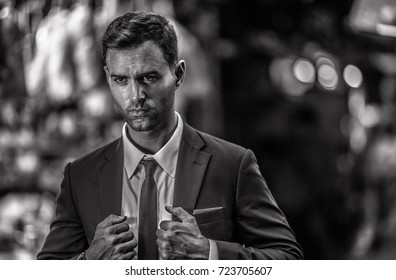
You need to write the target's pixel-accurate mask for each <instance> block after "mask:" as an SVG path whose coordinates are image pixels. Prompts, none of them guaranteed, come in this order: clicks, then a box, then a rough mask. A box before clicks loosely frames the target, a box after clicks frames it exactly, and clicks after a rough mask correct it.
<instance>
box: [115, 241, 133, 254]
mask: <svg viewBox="0 0 396 280" xmlns="http://www.w3.org/2000/svg"><path fill="white" fill-rule="evenodd" d="M136 246H137V240H136V238H134V239H132V240H130V241H128V242H125V243H120V244H117V245H116V246H115V252H117V253H122V254H125V253H129V252H131V251H133V250H134V249H135V248H136Z"/></svg>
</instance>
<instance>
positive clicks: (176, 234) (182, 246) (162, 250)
mask: <svg viewBox="0 0 396 280" xmlns="http://www.w3.org/2000/svg"><path fill="white" fill-rule="evenodd" d="M165 209H166V211H168V212H169V213H171V214H172V215H174V216H176V217H177V218H179V220H180V221H181V222H176V221H162V222H161V223H160V228H159V229H158V230H157V245H158V248H159V254H160V256H161V257H162V258H163V259H166V260H174V259H205V260H207V259H209V248H210V245H209V240H208V239H207V238H205V237H204V236H202V234H201V231H200V230H199V228H198V225H197V222H196V221H195V218H194V216H192V215H190V214H188V213H187V212H186V211H185V210H184V209H183V208H181V207H170V206H165Z"/></svg>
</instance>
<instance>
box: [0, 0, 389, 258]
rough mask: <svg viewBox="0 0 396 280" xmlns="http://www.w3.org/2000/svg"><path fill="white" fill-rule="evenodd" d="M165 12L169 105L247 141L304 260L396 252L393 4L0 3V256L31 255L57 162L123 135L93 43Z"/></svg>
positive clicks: (266, 0)
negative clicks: (117, 22) (175, 86)
mask: <svg viewBox="0 0 396 280" xmlns="http://www.w3.org/2000/svg"><path fill="white" fill-rule="evenodd" d="M131 10H153V11H157V12H160V13H162V14H164V15H167V16H168V17H169V18H171V19H172V21H173V23H174V25H175V27H176V30H177V33H178V35H179V41H180V42H179V43H180V58H182V59H185V60H186V61H187V66H188V67H187V70H188V71H187V78H186V80H185V83H184V84H183V86H182V88H180V90H179V91H178V93H177V100H176V102H177V110H178V111H179V112H180V113H181V114H182V115H183V116H184V119H185V121H187V122H188V123H190V124H191V125H193V126H195V127H197V128H199V129H201V130H203V131H205V132H208V133H211V134H214V135H216V136H219V137H222V138H224V139H227V140H229V141H232V142H235V143H238V144H240V145H243V146H245V147H247V148H250V149H252V150H253V151H254V152H255V154H256V156H257V158H258V161H259V165H260V168H261V171H262V173H263V175H264V177H265V178H266V180H267V182H268V184H269V186H270V189H271V190H272V192H273V194H274V196H275V198H276V200H277V202H278V204H279V205H280V207H281V208H282V209H283V211H284V212H285V214H286V216H287V217H288V220H289V222H290V224H291V226H292V228H293V229H294V231H295V233H296V236H297V240H298V241H299V242H300V244H301V245H302V247H303V250H304V253H305V257H306V258H307V259H396V117H395V116H396V96H395V95H396V48H395V46H396V0H234V1H231V0H229V1H227V0H157V1H155V0H131V1H125V0H111V1H110V0H86V1H84V0H79V1H78V0H74V1H72V0H32V1H27V0H25V1H24V0H18V1H17V0H14V1H11V0H8V1H7V0H0V259H34V258H35V256H36V253H37V252H38V250H39V249H40V248H41V245H42V243H43V240H44V238H45V236H46V234H47V233H48V231H49V224H50V222H51V220H52V219H53V217H54V209H55V199H56V196H57V193H58V191H59V187H60V182H61V180H62V178H63V168H64V166H65V164H66V163H67V162H69V161H71V160H74V159H76V158H77V157H79V156H81V155H83V154H85V153H88V152H89V151H92V150H94V149H96V148H97V147H99V146H100V145H102V144H104V143H107V142H109V141H111V140H113V139H115V138H117V137H118V136H119V135H120V132H121V126H122V125H123V121H122V120H121V119H120V117H119V116H118V115H117V114H116V113H115V110H114V108H113V104H112V100H111V97H110V94H109V91H108V88H107V85H106V82H105V79H104V73H103V71H102V62H101V58H100V39H101V35H102V33H103V32H104V30H105V28H106V26H107V24H108V23H109V22H110V21H111V20H112V19H113V18H114V17H116V16H118V15H121V14H123V13H125V12H127V11H131Z"/></svg>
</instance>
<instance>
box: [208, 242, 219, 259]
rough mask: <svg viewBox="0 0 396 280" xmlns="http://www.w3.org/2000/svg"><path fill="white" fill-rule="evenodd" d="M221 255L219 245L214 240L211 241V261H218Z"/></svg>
mask: <svg viewBox="0 0 396 280" xmlns="http://www.w3.org/2000/svg"><path fill="white" fill-rule="evenodd" d="M218 259H219V253H218V251H217V244H216V242H215V241H214V240H211V239H209V260H218Z"/></svg>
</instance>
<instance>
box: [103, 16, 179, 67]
mask: <svg viewBox="0 0 396 280" xmlns="http://www.w3.org/2000/svg"><path fill="white" fill-rule="evenodd" d="M146 41H153V42H154V43H156V44H157V45H158V46H159V48H160V49H161V50H162V52H163V55H164V58H165V61H166V62H167V63H168V64H169V66H173V65H175V64H176V63H177V60H178V53H177V52H178V50H177V36H176V32H175V30H174V28H173V26H172V25H171V24H170V22H169V21H168V20H167V19H166V18H165V17H163V16H161V15H159V14H155V13H152V12H145V11H135V12H128V13H126V14H124V15H122V16H120V17H118V18H116V19H114V20H113V21H112V22H111V23H110V24H109V26H108V27H107V29H106V31H105V33H104V34H103V37H102V58H103V61H104V64H106V55H107V51H108V50H109V49H116V50H125V49H129V48H133V47H138V46H140V45H141V44H143V43H144V42H146Z"/></svg>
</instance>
